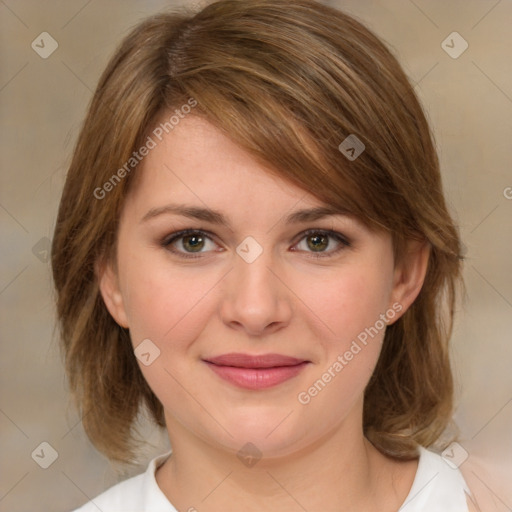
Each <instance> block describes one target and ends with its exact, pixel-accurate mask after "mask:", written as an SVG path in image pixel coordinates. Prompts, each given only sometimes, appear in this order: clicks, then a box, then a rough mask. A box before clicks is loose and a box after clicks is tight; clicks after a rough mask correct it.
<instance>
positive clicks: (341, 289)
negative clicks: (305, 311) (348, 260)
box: [297, 266, 391, 349]
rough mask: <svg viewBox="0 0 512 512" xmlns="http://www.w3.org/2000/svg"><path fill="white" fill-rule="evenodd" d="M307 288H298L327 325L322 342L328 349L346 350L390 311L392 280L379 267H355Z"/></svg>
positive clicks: (314, 311) (305, 300)
mask: <svg viewBox="0 0 512 512" xmlns="http://www.w3.org/2000/svg"><path fill="white" fill-rule="evenodd" d="M304 284H305V283H302V284H299V283H297V287H299V286H300V289H301V290H302V291H301V292H300V293H301V295H302V296H303V297H305V299H304V302H305V303H306V304H307V305H311V306H310V307H311V310H312V311H313V313H315V315H316V316H317V317H318V318H319V319H320V320H321V322H322V324H323V325H324V333H323V335H322V336H321V337H320V339H321V340H326V342H327V346H338V348H340V349H341V348H343V346H344V345H345V344H346V343H347V341H350V340H352V339H354V338H356V337H357V336H358V334H360V333H361V332H363V331H364V330H365V329H366V328H369V327H371V326H373V325H374V324H375V322H376V321H377V320H378V319H379V315H380V314H382V313H385V311H386V309H387V308H388V307H389V306H388V305H389V298H390V293H391V278H390V277H389V275H388V274H386V273H385V272H381V269H380V268H379V267H377V266H361V267H360V268H357V267H351V268H350V269H347V271H346V272H344V271H342V272H339V273H338V274H337V275H334V276H333V275H331V276H330V277H329V278H328V279H325V280H323V281H321V282H318V281H317V282H316V283H311V282H309V283H306V286H304ZM308 284H309V286H308Z"/></svg>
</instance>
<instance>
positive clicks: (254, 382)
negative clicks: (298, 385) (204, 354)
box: [206, 361, 309, 389]
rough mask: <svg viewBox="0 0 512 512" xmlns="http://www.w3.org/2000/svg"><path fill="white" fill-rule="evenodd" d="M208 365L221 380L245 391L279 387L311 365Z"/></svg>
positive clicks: (208, 363)
mask: <svg viewBox="0 0 512 512" xmlns="http://www.w3.org/2000/svg"><path fill="white" fill-rule="evenodd" d="M206 364H207V365H208V366H209V367H210V368H211V369H212V370H213V371H214V372H215V373H216V374H217V375H218V376H219V377H220V378H221V379H224V380H227V381H228V382H231V384H235V385H236V386H239V387H241V388H245V389H266V388H270V387H272V386H277V385H278V384H281V383H283V382H285V381H287V380H289V379H291V378H292V377H295V376H296V375H298V374H299V373H300V372H301V371H302V370H303V369H304V368H305V367H306V365H308V364H309V363H308V362H307V361H304V362H303V363H300V364H297V365H294V366H277V367H275V368H237V367H234V366H219V365H216V364H213V363H210V362H208V361H206Z"/></svg>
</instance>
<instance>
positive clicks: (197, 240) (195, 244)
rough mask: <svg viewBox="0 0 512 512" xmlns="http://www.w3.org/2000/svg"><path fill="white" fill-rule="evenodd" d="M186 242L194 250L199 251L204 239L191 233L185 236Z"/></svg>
mask: <svg viewBox="0 0 512 512" xmlns="http://www.w3.org/2000/svg"><path fill="white" fill-rule="evenodd" d="M191 241H192V242H191ZM184 242H185V244H187V245H189V246H190V248H191V249H192V250H193V251H197V250H198V249H201V244H202V242H203V239H202V237H201V236H197V235H189V236H186V237H185V238H184Z"/></svg>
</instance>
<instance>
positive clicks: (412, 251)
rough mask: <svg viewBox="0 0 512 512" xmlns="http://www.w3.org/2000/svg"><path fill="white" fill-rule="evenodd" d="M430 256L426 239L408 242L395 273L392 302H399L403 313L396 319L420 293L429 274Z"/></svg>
mask: <svg viewBox="0 0 512 512" xmlns="http://www.w3.org/2000/svg"><path fill="white" fill-rule="evenodd" d="M429 256H430V244H429V243H428V242H427V241H426V240H424V241H418V240H409V241H408V242H407V244H406V247H405V251H404V254H403V256H402V258H401V260H400V261H398V262H397V264H396V265H395V271H394V275H393V290H392V293H391V301H392V304H395V303H398V304H400V305H401V306H402V309H401V310H400V311H401V313H400V314H399V315H398V316H397V317H396V319H395V321H396V320H398V318H400V316H402V315H403V314H404V313H405V312H406V311H407V310H408V309H409V307H410V306H411V304H412V303H413V302H414V301H415V299H416V297H417V296H418V294H419V293H420V291H421V287H422V286H423V282H424V281H425V276H426V274H427V267H428V260H429ZM390 323H393V322H390Z"/></svg>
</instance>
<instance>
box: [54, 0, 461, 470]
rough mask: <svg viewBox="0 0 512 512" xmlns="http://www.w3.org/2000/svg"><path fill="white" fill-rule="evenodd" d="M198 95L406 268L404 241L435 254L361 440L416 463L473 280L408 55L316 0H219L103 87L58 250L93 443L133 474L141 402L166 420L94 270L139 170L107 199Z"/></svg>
mask: <svg viewBox="0 0 512 512" xmlns="http://www.w3.org/2000/svg"><path fill="white" fill-rule="evenodd" d="M191 101H193V102H197V106H195V107H194V109H193V114H194V115H201V116H203V117H205V118H206V119H207V120H209V121H210V122H211V123H213V124H214V125H216V126H217V127H218V128H219V129H221V130H223V131H224V132H225V133H226V134H227V135H228V136H229V137H231V138H232V140H234V141H235V142H236V143H238V144H239V145H240V146H241V147H242V148H244V149H246V150H247V151H249V152H250V153H251V154H252V155H253V156H254V157H255V158H256V159H258V160H259V161H261V162H262V163H264V164H266V165H267V166H270V167H271V169H272V172H275V174H276V175H278V176H280V177H281V178H283V179H286V180H289V182H291V183H294V184H296V185H298V186H300V187H302V188H303V189H304V190H307V191H310V192H312V193H313V194H314V195H315V196H317V197H318V198H319V199H320V200H322V201H324V202H325V203H327V204H329V205H332V206H334V207H340V208H343V209H344V210H347V209H348V210H349V211H350V212H352V213H353V214H354V215H356V216H357V217H358V218H359V219H360V220H362V221H363V222H364V223H365V224H366V225H367V226H369V227H370V228H371V229H375V230H386V231H388V232H389V233H391V235H392V239H393V243H394V248H395V256H396V258H397V259H398V258H400V256H401V254H402V251H403V248H404V242H405V241H406V240H408V239H411V238H419V239H421V238H424V239H426V240H428V242H429V243H430V246H431V253H430V259H429V265H428V269H427V275H426V278H425V282H424V285H423V288H422V290H421V292H420V294H419V296H418V297H417V299H416V301H415V302H414V303H413V305H412V306H411V307H410V308H409V309H408V311H407V312H406V313H405V314H404V315H403V316H402V317H401V318H400V319H399V320H398V321H397V322H395V323H394V324H392V325H390V326H389V327H388V328H387V330H386V334H385V339H384V344H383V349H382V353H381V355H380V359H379V361H378V363H377V367H376V369H375V372H374V374H373V376H372V378H371V380H370V382H369V384H368V386H367V388H366V391H365V402H364V417H363V427H364V432H365V435H366V436H367V437H368V439H369V440H370V441H371V442H372V443H373V444H374V445H375V446H376V447H377V448H378V449H379V450H381V451H382V452H383V453H386V454H389V455H391V456H394V457H397V458H404V459H405V458H410V457H414V456H416V453H417V445H418V444H421V445H423V446H430V445H431V444H432V443H433V442H434V441H436V440H437V439H438V438H439V436H440V434H441V433H442V432H443V431H444V430H445V428H446V426H447V425H448V423H449V422H450V419H451V414H452V407H453V406H452V395H453V383H452V373H451V369H450V362H449V354H448V339H449V336H450V334H451V327H452V319H453V312H454V305H455V300H456V292H457V289H456V288H457V284H458V283H459V282H460V280H461V278H460V258H459V253H460V242H459V237H458V234H457V230H456V228H455V226H454V224H453V222H452V219H451V218H450V215H449V213H448V211H447V208H446V204H445V200H444V197H443V192H442V185H441V178H440V172H439V162H438V157H437V154H436V150H435V147H434V143H433V137H432V134H431V132H430V129H429V126H428V123H427V121H426V119H425V115H424V113H423V111H422V108H421V106H420V104H419V102H418V100H417V98H416V96H415V94H414V91H413V89H412V87H411V85H410V84H409V82H408V80H407V77H406V75H405V74H404V72H403V70H402V69H401V67H400V65H399V64H398V62H397V60H396V59H395V57H394V56H393V55H392V54H391V53H390V51H389V50H388V49H387V48H386V47H385V46H384V44H383V43H382V42H381V41H380V40H379V39H378V38H377V37H376V36H375V35H374V34H373V33H371V32H370V31H369V30H368V29H367V28H365V27H364V26H363V25H362V24H361V23H359V22H358V21H356V20H355V19H353V18H352V17H350V16H348V15H346V14H344V13H342V12H340V11H338V10H335V9H333V8H330V7H327V6H324V5H322V4H319V3H316V2H313V1H309V0H298V1H294V2H288V1H284V0H254V1H253V0H250V1H247V0H221V1H218V2H215V3H213V4H210V5H208V6H207V7H205V8H204V9H203V10H201V11H200V12H198V13H186V12H179V13H162V14H157V15H155V16H152V17H150V18H148V19H146V20H145V21H143V22H142V23H140V24H139V25H138V26H136V27H135V28H134V29H133V30H132V32H131V33H130V34H129V35H128V36H127V37H126V38H125V40H124V41H123V42H122V44H121V46H120V47H119V49H118V50H117V51H116V53H115V55H114V56H113V58H112V59H111V61H110V63H109V64H108V66H107V68H106V70H105V71H104V73H103V75H102V76H101V79H100V81H99V84H98V87H97V89H96V92H95V94H94V97H93V98H92V102H91V105H90V107H89V110H88V113H87V116H86V119H85V122H84V125H83V127H82V130H81V133H80V135H79V138H78V142H77V145H76V148H75V150H74V154H73V159H72V162H71V165H70V168H69V172H68V175H67V180H66V184H65V187H64V191H63V195H62V200H61V204H60V209H59V213H58V218H57V223H56V227H55V234H54V238H53V247H52V266H53V277H54V281H55V287H56V290H57V312H58V319H59V322H60V327H61V339H62V348H63V353H64V354H65V363H66V370H67V374H68V377H69V382H70V388H71V391H72V392H73V394H74V396H75V399H76V402H77V404H78V405H79V407H80V408H81V411H82V414H83V418H82V420H83V425H84V428H85V431H86V432H87V434H88V436H89V438H90V439H91V440H92V442H93V443H94V444H95V446H96V447H97V448H98V449H99V450H100V451H102V452H103V453H104V454H106V455H107V456H108V457H109V458H111V459H112V460H118V461H124V462H129V461H131V460H133V457H134V453H135V452H134V447H135V446H136V442H135V436H134V431H133V426H134V424H135V420H136V419H137V416H138V413H139V411H141V410H142V409H141V406H145V407H146V409H147V411H149V414H150V417H151V418H152V419H154V421H155V422H156V423H157V424H158V425H160V426H164V417H163V408H162V405H161V403H160V402H159V400H158V399H157V397H156V396H155V395H154V394H153V392H152V391H151V389H150V388H149V386H148V384H147V383H146V381H145V380H144V378H143V376H142V373H141V372H140V370H139V367H138V365H137V362H136V358H135V356H134V354H133V348H132V345H131V343H130V339H129V333H128V330H127V329H124V328H122V327H121V326H119V325H118V324H117V323H116V322H115V321H114V319H113V318H112V317H111V316H110V314H109V313H108V311H107V309H106V307H105V304H104V303H103V300H102V297H101V295H100V293H99V288H98V281H97V277H96V274H95V265H96V264H97V263H98V261H100V260H101V259H102V258H113V259H115V242H116V233H117V227H118V221H119V214H120V211H121V208H122V206H123V200H124V198H125V196H126V193H127V191H128V189H129V187H130V186H133V181H134V176H136V170H135V169H136V167H134V170H131V171H130V170H128V172H126V173H122V174H123V179H119V180H116V183H115V186H112V187H109V192H108V194H104V197H102V198H98V193H97V192H96V193H95V191H97V190H98V187H102V185H103V184H104V183H106V182H107V181H108V180H109V179H110V178H111V177H112V175H113V174H114V173H115V172H116V170H118V169H121V168H123V165H125V164H126V162H127V161H129V159H130V158H131V157H132V155H133V152H134V151H136V150H137V148H139V147H140V146H141V145H142V144H144V141H146V140H147V137H148V135H149V134H150V133H151V130H152V129H153V128H154V126H155V123H156V122H157V121H159V120H160V119H161V117H162V115H164V114H165V113H166V112H170V111H171V110H172V109H173V108H176V107H179V106H180V105H183V104H187V103H189V104H191V103H190V102H191ZM351 134H353V135H356V136H357V138H358V139H359V140H361V141H362V142H363V143H364V145H365V150H364V151H363V153H362V154H361V155H360V156H359V157H358V158H356V159H355V160H353V161H351V160H349V159H348V158H346V156H344V155H343V154H342V152H341V151H340V150H339V149H338V146H339V145H340V143H341V142H342V141H343V140H344V139H345V138H346V137H347V136H348V135H351ZM126 169H127V168H126V166H125V170H126ZM118 176H120V175H119V174H118ZM111 182H112V181H111Z"/></svg>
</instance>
